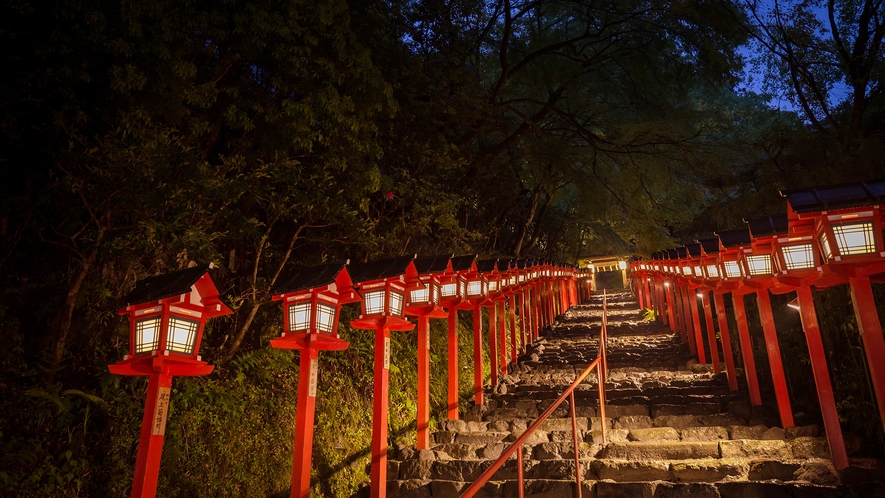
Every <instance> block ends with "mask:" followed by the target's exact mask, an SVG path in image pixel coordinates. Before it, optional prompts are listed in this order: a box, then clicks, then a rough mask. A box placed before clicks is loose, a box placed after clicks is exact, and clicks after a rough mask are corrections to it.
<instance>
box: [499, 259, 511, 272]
mask: <svg viewBox="0 0 885 498" xmlns="http://www.w3.org/2000/svg"><path fill="white" fill-rule="evenodd" d="M511 261H512V260H509V259H499V260H498V271H499V272H501V271H510V262H511Z"/></svg>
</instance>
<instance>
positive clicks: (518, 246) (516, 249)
mask: <svg viewBox="0 0 885 498" xmlns="http://www.w3.org/2000/svg"><path fill="white" fill-rule="evenodd" d="M541 189H542V187H541V184H540V183H539V184H538V186H537V187H535V190H534V191H533V192H532V201H531V204H530V205H529V212H528V215H526V217H525V221H523V223H522V226H520V227H519V233H518V234H517V236H516V242H515V243H514V245H513V255H514V256H515V257H517V258H518V257H519V253H520V251H522V243H523V241H524V240H525V235H526V233H528V231H529V226H531V224H532V220H534V219H535V211H536V210H537V209H538V200H539V199H540V197H541Z"/></svg>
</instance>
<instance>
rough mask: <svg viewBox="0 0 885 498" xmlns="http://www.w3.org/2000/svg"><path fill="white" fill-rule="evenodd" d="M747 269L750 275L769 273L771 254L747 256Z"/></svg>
mask: <svg viewBox="0 0 885 498" xmlns="http://www.w3.org/2000/svg"><path fill="white" fill-rule="evenodd" d="M747 269H748V270H749V271H750V276H754V277H755V276H758V275H771V256H769V255H768V254H757V255H753V256H747Z"/></svg>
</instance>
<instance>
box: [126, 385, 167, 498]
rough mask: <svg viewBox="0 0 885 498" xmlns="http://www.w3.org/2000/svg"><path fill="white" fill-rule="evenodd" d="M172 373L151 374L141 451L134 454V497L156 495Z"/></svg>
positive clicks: (139, 449)
mask: <svg viewBox="0 0 885 498" xmlns="http://www.w3.org/2000/svg"><path fill="white" fill-rule="evenodd" d="M171 390H172V375H169V374H153V375H150V376H149V377H148V389H147V397H146V398H145V403H144V415H143V416H142V418H141V435H140V436H139V438H138V454H137V456H136V457H135V477H134V478H133V480H132V494H131V496H132V498H142V497H145V498H148V497H153V496H156V494H157V479H159V477H160V457H161V456H162V454H163V438H164V437H165V434H166V414H167V413H168V410H169V397H170V396H169V395H170V392H171Z"/></svg>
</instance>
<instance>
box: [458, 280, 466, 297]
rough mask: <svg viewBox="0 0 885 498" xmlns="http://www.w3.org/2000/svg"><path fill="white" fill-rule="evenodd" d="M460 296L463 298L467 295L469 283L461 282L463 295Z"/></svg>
mask: <svg viewBox="0 0 885 498" xmlns="http://www.w3.org/2000/svg"><path fill="white" fill-rule="evenodd" d="M460 295H461V296H466V295H467V282H465V281H463V280H462V281H461V294H460Z"/></svg>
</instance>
